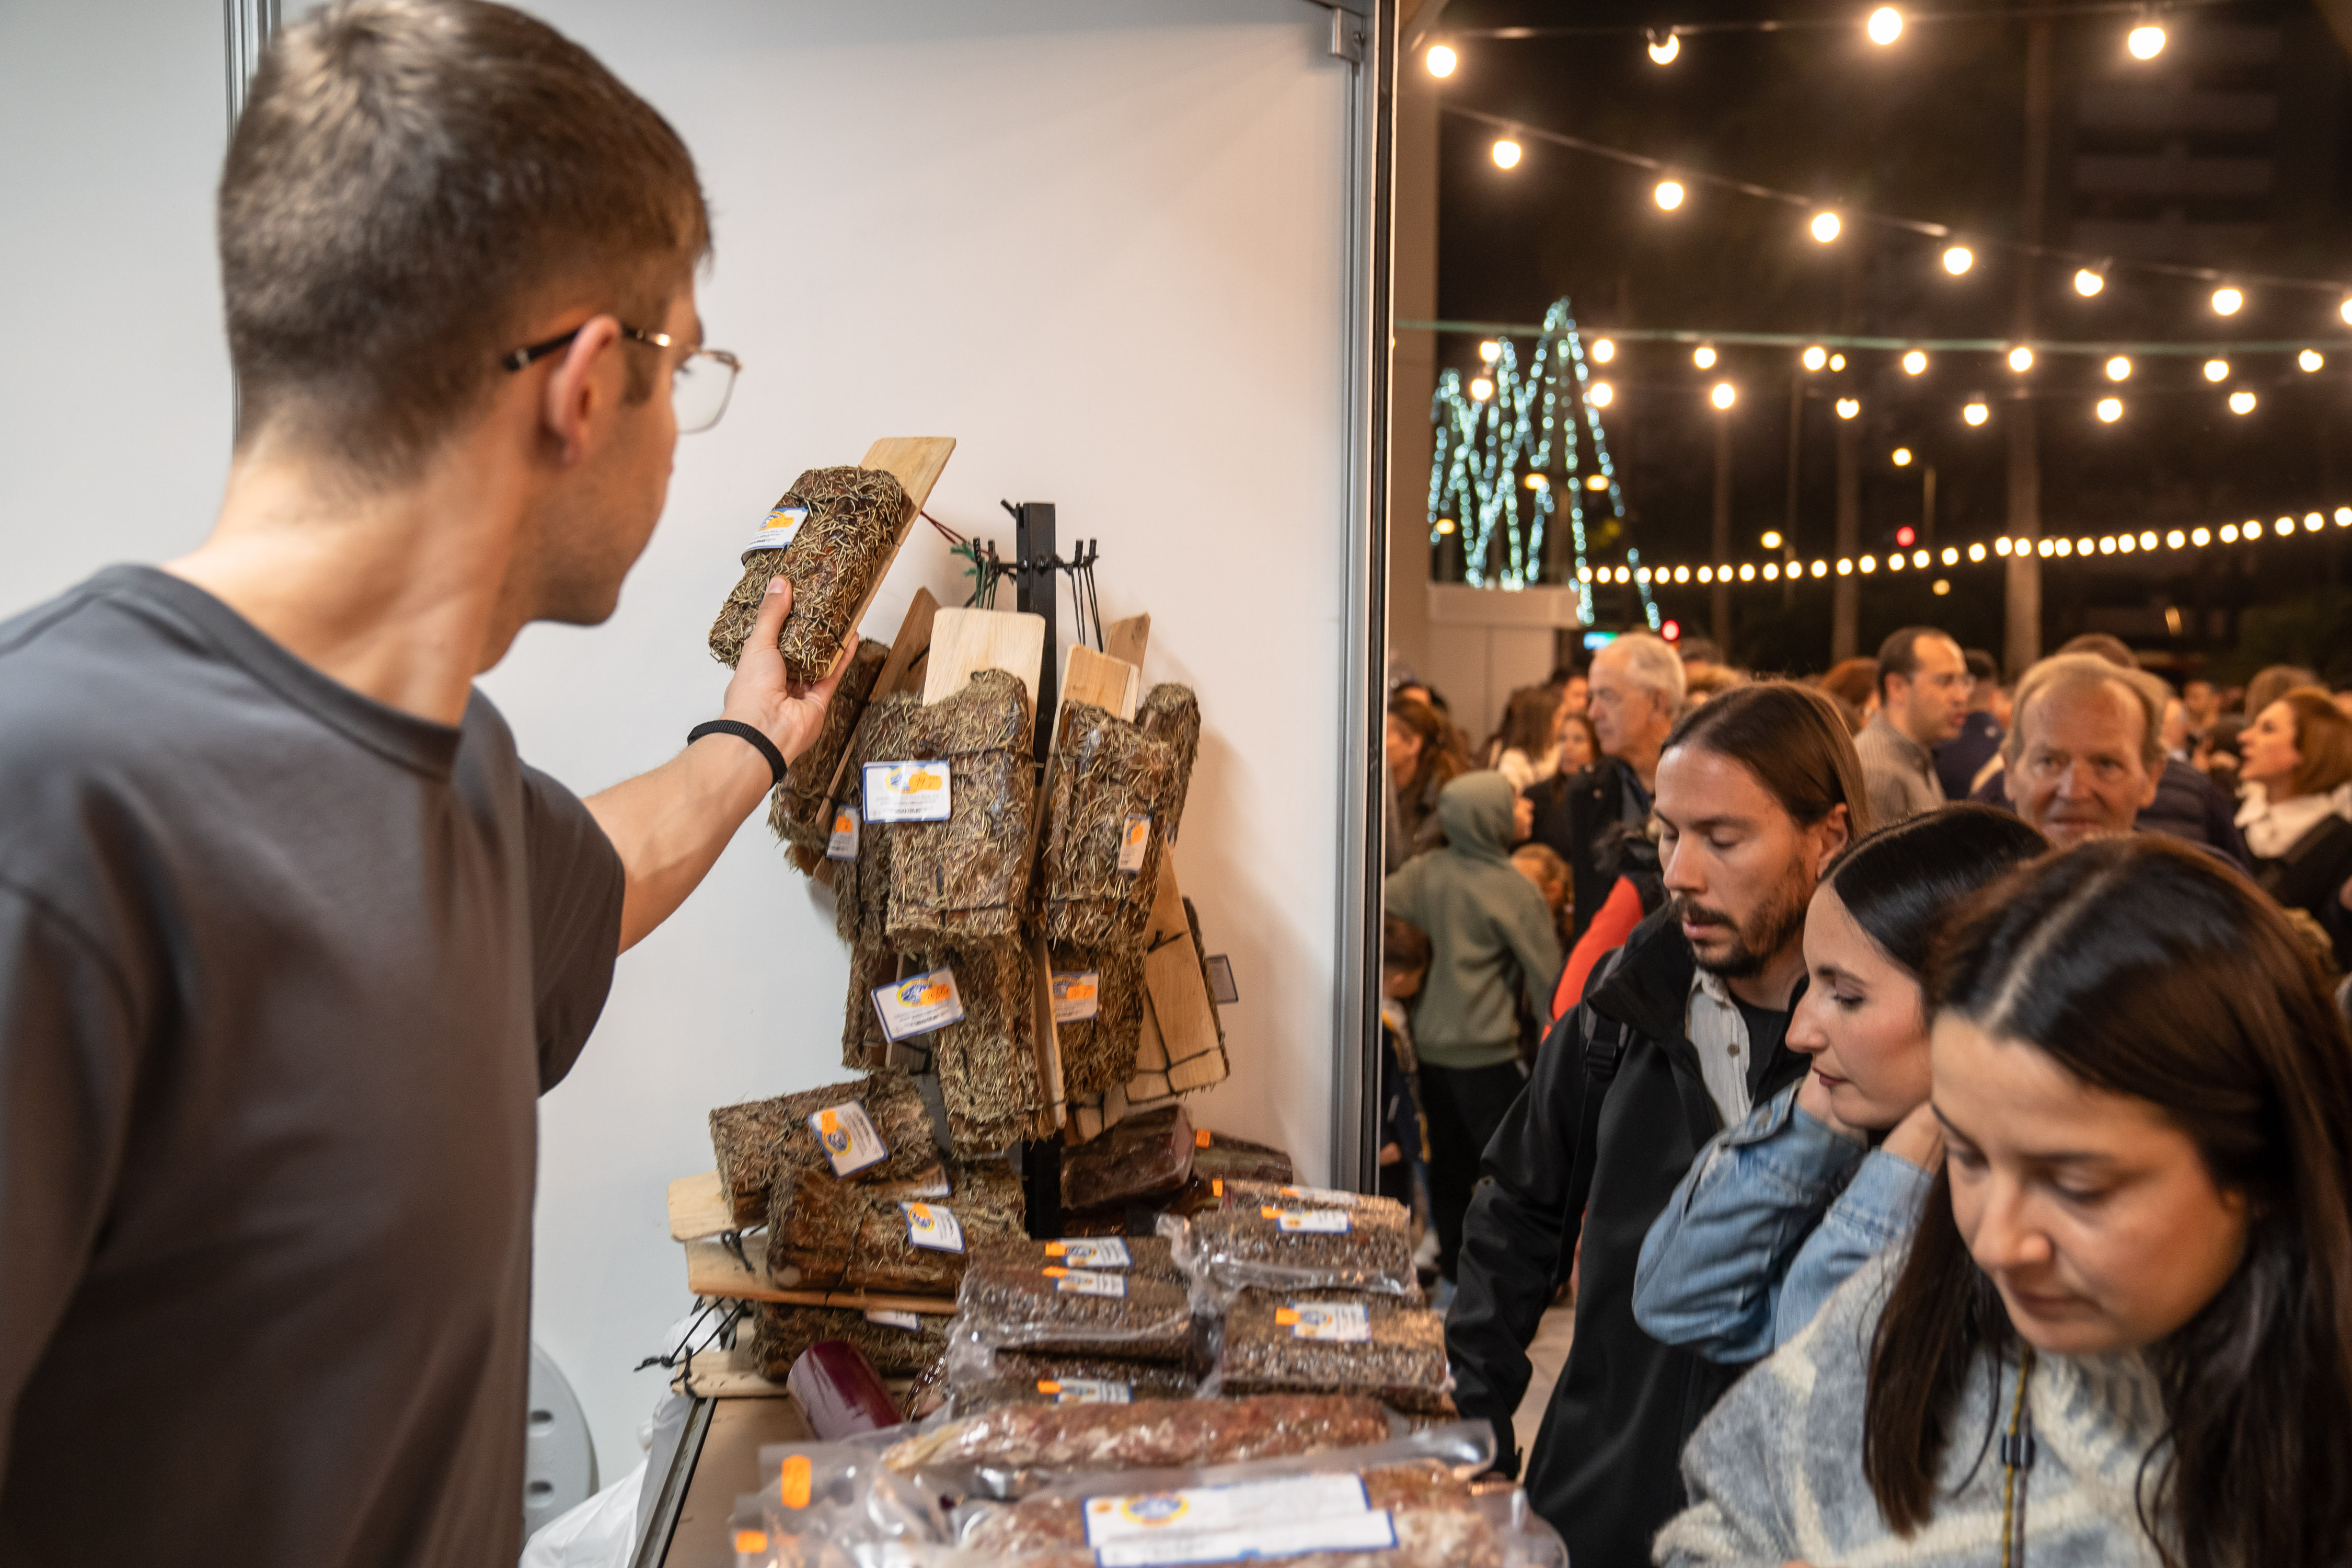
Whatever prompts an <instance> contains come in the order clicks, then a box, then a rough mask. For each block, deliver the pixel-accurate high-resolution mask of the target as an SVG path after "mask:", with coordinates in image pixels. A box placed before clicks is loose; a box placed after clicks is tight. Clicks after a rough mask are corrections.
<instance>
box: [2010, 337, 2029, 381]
mask: <svg viewBox="0 0 2352 1568" xmlns="http://www.w3.org/2000/svg"><path fill="white" fill-rule="evenodd" d="M2009 368H2010V369H2011V370H2013V371H2016V372H2018V373H2019V374H2024V373H2025V372H2027V371H2029V370H2032V368H2033V351H2032V349H2030V348H2027V347H2026V346H2025V345H2024V344H2023V343H2020V344H2018V345H2017V346H2016V347H2015V348H2013V349H2011V350H2010V351H2009Z"/></svg>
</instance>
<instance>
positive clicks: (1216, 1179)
mask: <svg viewBox="0 0 2352 1568" xmlns="http://www.w3.org/2000/svg"><path fill="white" fill-rule="evenodd" d="M1209 1195H1210V1196H1211V1197H1213V1198H1221V1197H1223V1196H1224V1195H1225V1179H1224V1178H1223V1176H1212V1177H1210V1178H1209Z"/></svg>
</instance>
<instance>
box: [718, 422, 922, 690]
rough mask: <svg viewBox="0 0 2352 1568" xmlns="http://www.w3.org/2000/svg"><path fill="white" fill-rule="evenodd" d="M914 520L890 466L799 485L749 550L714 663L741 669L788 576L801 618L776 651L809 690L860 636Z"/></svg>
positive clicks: (820, 473)
mask: <svg viewBox="0 0 2352 1568" xmlns="http://www.w3.org/2000/svg"><path fill="white" fill-rule="evenodd" d="M914 515H915V503H914V500H913V498H912V497H910V496H908V494H907V491H906V488H905V487H904V486H902V485H901V484H899V483H898V479H897V477H896V476H894V475H892V474H890V473H889V472H888V471H887V470H885V469H882V468H857V467H856V466H855V465H851V466H848V467H844V468H811V469H809V470H808V471H807V472H806V473H804V474H803V475H802V476H801V477H800V478H799V479H794V480H793V488H792V489H788V490H786V491H785V492H784V493H783V495H782V497H781V498H780V499H779V500H777V502H776V504H775V506H774V507H773V508H772V510H770V511H769V513H768V518H767V522H766V524H765V525H764V526H762V527H761V530H760V531H759V532H758V533H757V534H756V535H755V536H754V537H753V541H752V543H751V548H749V549H747V550H745V551H744V552H743V576H742V579H741V580H740V582H738V583H737V584H735V587H734V589H733V591H732V592H730V594H729V595H727V602H726V603H725V604H723V605H720V606H719V618H718V620H717V621H715V622H714V623H712V625H711V627H710V655H711V657H712V658H716V659H717V660H718V661H719V663H721V664H723V665H726V666H727V667H728V668H730V669H731V668H734V666H735V663H736V661H737V660H738V659H739V658H741V657H742V652H743V639H744V638H745V637H749V636H751V625H752V623H753V622H754V621H756V620H758V619H759V616H760V605H761V601H762V600H764V599H765V598H766V597H767V593H768V580H769V579H770V578H771V577H774V576H777V575H779V574H782V576H783V577H784V578H785V579H786V580H788V581H789V582H790V583H791V584H792V585H793V611H792V614H791V615H788V616H785V617H784V624H783V628H782V631H780V632H779V633H778V634H777V637H776V651H777V652H778V653H780V654H782V656H783V660H784V671H785V673H786V674H787V675H789V676H790V677H791V678H792V679H794V680H796V681H799V682H801V683H803V684H804V685H805V684H807V683H809V682H811V681H816V680H822V679H824V677H825V674H826V673H827V672H828V671H829V670H831V669H832V668H833V665H834V661H835V659H836V658H839V657H840V655H841V650H842V648H843V647H845V646H846V645H847V644H848V642H849V638H850V636H851V634H853V633H854V632H856V629H857V616H858V615H859V614H860V613H861V612H862V611H863V610H864V609H865V607H866V599H867V597H868V596H869V595H871V594H872V592H873V588H874V584H875V583H876V582H877V581H878V580H879V579H880V577H881V576H882V574H883V573H885V572H887V571H888V570H889V568H890V561H891V558H892V557H893V556H895V555H897V554H898V545H899V543H900V542H902V541H903V540H904V539H905V538H906V536H907V529H908V525H909V524H910V523H912V522H913V521H914ZM772 540H782V541H783V543H782V546H781V547H778V546H777V545H775V544H773V543H772V542H771V541H772Z"/></svg>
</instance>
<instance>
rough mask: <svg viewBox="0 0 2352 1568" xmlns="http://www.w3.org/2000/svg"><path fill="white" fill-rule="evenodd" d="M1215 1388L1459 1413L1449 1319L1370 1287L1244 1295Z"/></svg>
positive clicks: (1228, 1325) (1233, 1314) (1228, 1322)
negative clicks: (1449, 1359) (1366, 1397)
mask: <svg viewBox="0 0 2352 1568" xmlns="http://www.w3.org/2000/svg"><path fill="white" fill-rule="evenodd" d="M1210 1383H1211V1386H1212V1388H1213V1389H1215V1390H1217V1391H1219V1392H1221V1393H1223V1394H1370V1395H1371V1396H1372V1397H1373V1398H1375V1399H1378V1400H1380V1401H1381V1403H1383V1404H1385V1405H1390V1406H1391V1407H1393V1408H1395V1409H1397V1410H1401V1411H1403V1412H1404V1413H1406V1414H1407V1415H1444V1416H1451V1415H1454V1401H1453V1398H1452V1394H1453V1392H1454V1377H1453V1373H1452V1372H1451V1370H1450V1369H1449V1368H1448V1366H1447V1364H1446V1360H1445V1319H1444V1316H1443V1315H1442V1314H1440V1313H1437V1312H1433V1311H1431V1310H1429V1309H1427V1308H1426V1307H1420V1306H1413V1305H1410V1304H1408V1303H1406V1302H1404V1301H1402V1300H1399V1299H1398V1298H1396V1297H1394V1296H1382V1295H1375V1294H1372V1293H1370V1292H1364V1291H1342V1290H1321V1291H1272V1290H1256V1289H1252V1290H1244V1291H1243V1292H1242V1293H1241V1295H1240V1296H1239V1297H1238V1298H1237V1299H1236V1300H1234V1303H1233V1305H1232V1307H1231V1308H1230V1309H1228V1310H1227V1311H1226V1313H1225V1319H1224V1323H1223V1344H1222V1345H1221V1347H1220V1349H1219V1350H1218V1352H1217V1361H1216V1366H1215V1370H1214V1371H1213V1373H1211V1374H1210Z"/></svg>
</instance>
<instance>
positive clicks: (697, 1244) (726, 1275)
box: [686, 1241, 956, 1317]
mask: <svg viewBox="0 0 2352 1568" xmlns="http://www.w3.org/2000/svg"><path fill="white" fill-rule="evenodd" d="M747 1259H748V1261H746V1260H747ZM686 1288H687V1289H688V1290H690V1291H692V1292H693V1293H694V1294H696V1295H698V1296H719V1297H724V1298H726V1299H728V1300H737V1301H782V1303H784V1304H785V1305H786V1306H788V1307H843V1308H846V1309H848V1310H852V1311H857V1312H929V1313H933V1314H935V1315H937V1316H940V1317H952V1316H954V1315H955V1310H956V1304H955V1298H954V1297H952V1296H901V1295H897V1294H894V1293H891V1292H888V1291H878V1292H877V1291H866V1290H799V1289H785V1288H781V1287H779V1286H778V1285H777V1284H776V1282H775V1280H774V1279H773V1278H772V1276H771V1275H770V1274H769V1273H768V1263H767V1258H766V1257H765V1254H764V1247H763V1246H752V1245H747V1246H745V1247H744V1248H743V1257H742V1258H738V1257H736V1256H735V1254H734V1252H733V1251H732V1249H730V1247H728V1246H727V1245H726V1244H725V1243H724V1242H719V1241H689V1242H688V1243H687V1244H686Z"/></svg>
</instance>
